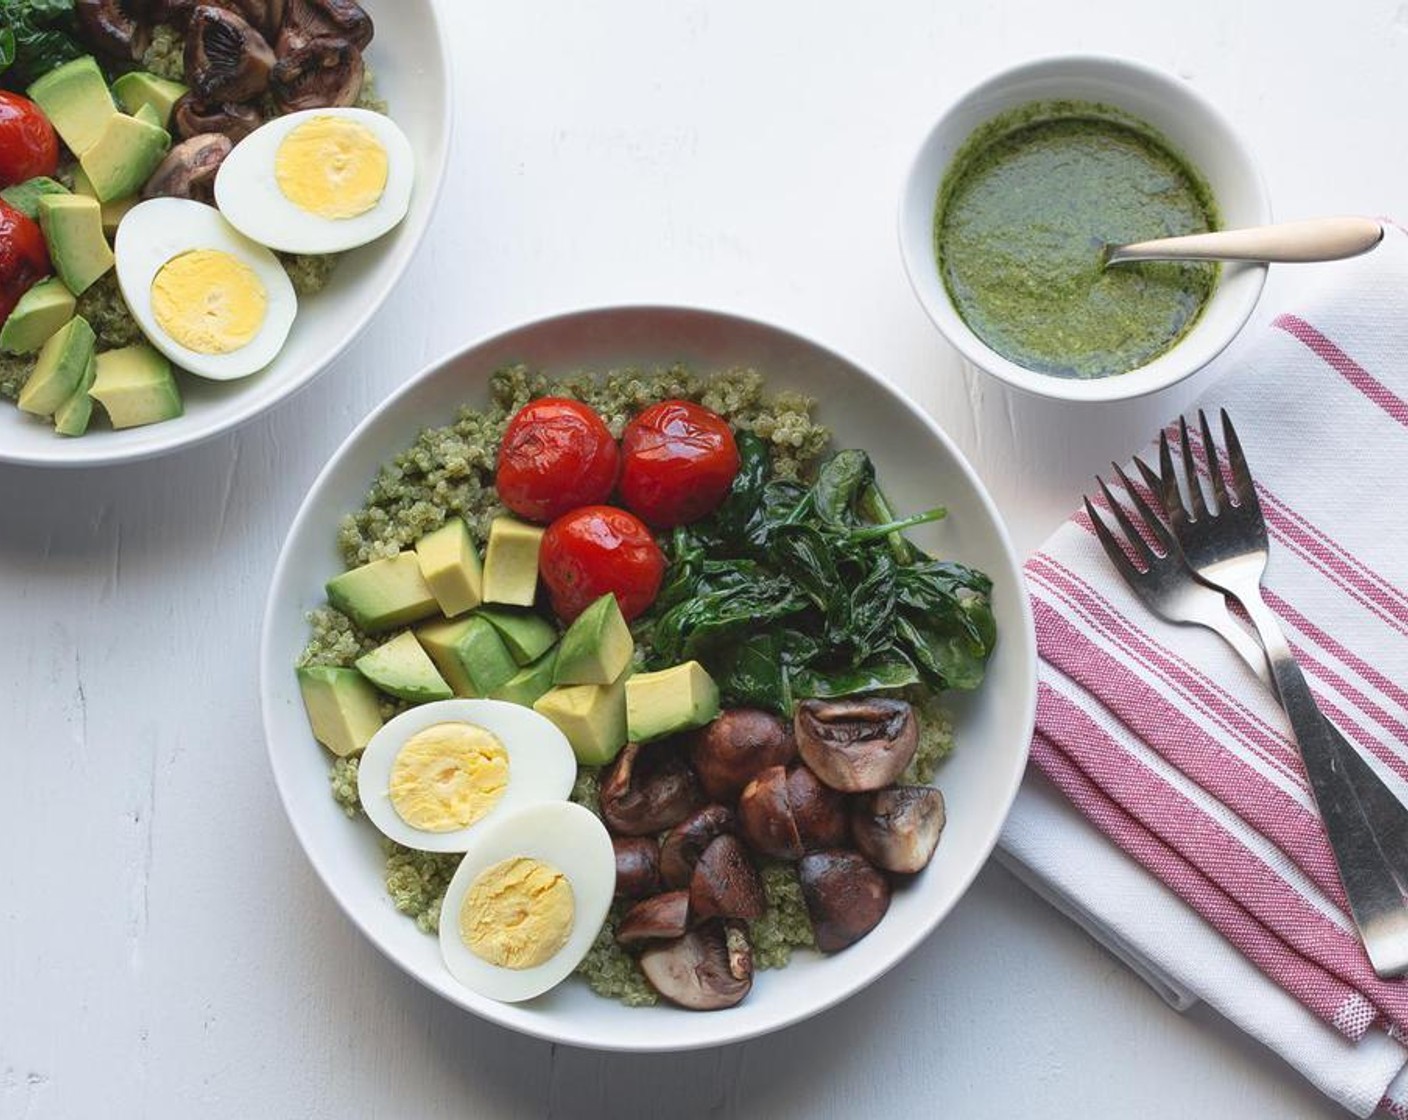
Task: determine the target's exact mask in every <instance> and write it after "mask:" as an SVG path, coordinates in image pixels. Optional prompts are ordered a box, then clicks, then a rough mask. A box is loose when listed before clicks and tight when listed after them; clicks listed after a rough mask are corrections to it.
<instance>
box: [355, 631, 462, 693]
mask: <svg viewBox="0 0 1408 1120" xmlns="http://www.w3.org/2000/svg"><path fill="white" fill-rule="evenodd" d="M357 669H358V671H359V672H360V673H361V674H362V676H364V677H366V678H367V680H369V681H371V682H372V684H374V685H376V686H377V688H379V689H381V691H382V692H385V693H388V694H389V695H391V696H397V697H400V698H401V699H402V700H410V701H412V702H413V703H417V704H424V703H428V702H430V701H431V700H448V699H449V698H450V697H451V696H453V695H454V691H453V690H452V689H451V688H450V686H449V685H448V684H446V683H445V680H444V678H443V677H441V676H440V674H439V673H437V672H436V671H435V666H434V665H433V664H432V663H431V660H430V658H428V657H427V656H426V655H425V650H423V649H421V646H420V643H419V642H418V641H416V636H415V635H414V634H412V633H411V632H410V631H409V630H407V631H406V632H405V633H404V634H397V635H396V637H394V638H392V639H391V640H390V641H389V642H386V643H384V644H383V645H379V646H377V647H376V649H374V650H372V651H371V653H364V654H362V656H361V657H359V658H357Z"/></svg>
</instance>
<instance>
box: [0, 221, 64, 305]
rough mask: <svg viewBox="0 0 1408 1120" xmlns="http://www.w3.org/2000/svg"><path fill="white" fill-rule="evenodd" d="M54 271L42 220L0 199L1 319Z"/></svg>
mask: <svg viewBox="0 0 1408 1120" xmlns="http://www.w3.org/2000/svg"><path fill="white" fill-rule="evenodd" d="M51 271H52V267H51V266H50V264H49V250H48V249H47V248H46V247H45V245H44V235H43V234H42V233H41V232H40V231H39V226H38V224H37V223H35V222H33V221H31V220H30V219H29V218H26V217H25V216H24V215H23V214H21V213H20V212H19V211H18V210H16V209H15V208H14V207H13V206H11V205H9V204H8V203H6V202H4V201H0V323H3V322H4V321H5V320H6V319H8V318H9V317H10V312H11V311H13V310H14V309H15V304H17V303H19V301H20V296H22V295H24V294H25V292H27V291H29V289H30V288H32V287H33V286H34V285H35V284H36V283H37V282H38V281H40V280H43V279H44V277H46V276H48V275H49V273H50V272H51Z"/></svg>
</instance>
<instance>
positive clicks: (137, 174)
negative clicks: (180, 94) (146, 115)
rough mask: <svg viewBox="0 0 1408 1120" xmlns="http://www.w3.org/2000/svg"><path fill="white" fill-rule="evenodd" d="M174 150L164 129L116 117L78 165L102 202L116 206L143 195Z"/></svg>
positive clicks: (134, 119) (86, 151)
mask: <svg viewBox="0 0 1408 1120" xmlns="http://www.w3.org/2000/svg"><path fill="white" fill-rule="evenodd" d="M170 147H171V136H170V135H169V134H168V133H167V131H166V130H165V129H164V128H162V127H161V126H159V125H155V124H152V123H151V122H150V121H144V120H142V118H141V117H129V116H125V115H124V114H122V113H115V114H114V115H113V116H111V117H109V118H108V123H107V125H106V126H104V128H103V131H102V133H101V134H100V135H99V136H98V138H97V139H96V140H95V141H93V143H92V144H91V145H90V146H89V147H88V148H87V150H85V151H84V152H83V154H82V155H80V156H79V157H78V162H79V165H80V166H82V168H83V173H84V174H85V175H87V176H88V181H89V182H90V183H92V184H93V193H94V194H95V195H96V196H97V198H98V201H99V202H112V201H114V200H116V199H119V198H126V197H128V196H129V195H134V194H136V193H137V192H138V191H140V190H141V189H142V187H143V186H144V185H145V184H146V182H147V180H148V179H150V178H151V177H152V172H153V171H155V170H156V169H157V165H158V164H159V163H161V161H162V160H163V159H165V158H166V150H167V149H168V148H170Z"/></svg>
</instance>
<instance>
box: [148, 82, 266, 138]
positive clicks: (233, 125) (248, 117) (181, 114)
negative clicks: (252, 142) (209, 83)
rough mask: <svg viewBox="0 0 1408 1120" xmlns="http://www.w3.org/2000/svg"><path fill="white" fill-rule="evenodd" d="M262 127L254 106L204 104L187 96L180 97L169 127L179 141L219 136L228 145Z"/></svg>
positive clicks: (188, 94)
mask: <svg viewBox="0 0 1408 1120" xmlns="http://www.w3.org/2000/svg"><path fill="white" fill-rule="evenodd" d="M263 123H264V118H263V117H262V116H261V115H260V113H259V110H258V109H256V108H255V107H254V106H253V105H239V104H236V103H234V102H230V101H224V102H221V101H217V102H212V103H209V104H207V103H206V102H204V101H201V100H200V99H199V98H197V97H196V96H195V95H194V94H190V93H187V94H183V95H182V96H181V98H180V99H179V100H178V101H177V102H176V104H175V105H174V106H173V107H172V110H171V127H172V130H173V131H174V133H175V135H176V136H177V138H179V139H181V140H189V139H190V138H191V137H192V136H205V135H208V134H209V133H212V132H218V133H219V134H220V135H221V136H225V137H227V138H228V139H229V141H230V143H231V144H238V143H239V142H240V141H241V140H243V139H244V138H245V137H246V136H248V135H249V134H250V133H251V132H253V131H254V130H255V129H256V128H258V127H259V126H260V125H261V124H263Z"/></svg>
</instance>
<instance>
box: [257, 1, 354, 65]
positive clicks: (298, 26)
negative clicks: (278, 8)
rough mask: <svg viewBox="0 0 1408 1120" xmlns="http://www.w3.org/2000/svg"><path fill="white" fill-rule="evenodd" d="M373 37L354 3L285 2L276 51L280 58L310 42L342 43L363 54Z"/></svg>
mask: <svg viewBox="0 0 1408 1120" xmlns="http://www.w3.org/2000/svg"><path fill="white" fill-rule="evenodd" d="M374 34H375V28H374V27H373V25H372V17H371V16H369V15H367V13H366V11H365V10H364V9H363V8H362V6H361V5H360V4H358V3H355V2H354V0H288V7H287V10H286V11H285V12H284V18H283V26H282V28H281V29H280V31H279V39H278V43H277V50H278V55H279V57H280V58H282V57H284V55H286V54H291V53H292V52H293V51H296V50H298V49H299V48H300V47H303V46H306V45H307V44H308V43H310V42H312V41H313V40H314V39H346V40H347V42H349V43H351V44H352V45H353V46H354V47H356V48H357V49H358V50H359V51H364V50H366V49H367V45H368V44H369V43H370V42H371V41H372V36H373V35H374Z"/></svg>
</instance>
